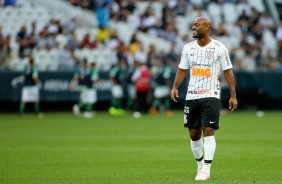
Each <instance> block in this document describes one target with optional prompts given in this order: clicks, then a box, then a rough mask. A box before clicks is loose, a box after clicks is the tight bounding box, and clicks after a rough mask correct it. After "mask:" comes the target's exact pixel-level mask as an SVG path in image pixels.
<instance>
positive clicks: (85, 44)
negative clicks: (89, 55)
mask: <svg viewBox="0 0 282 184" xmlns="http://www.w3.org/2000/svg"><path fill="white" fill-rule="evenodd" d="M79 47H80V48H88V49H94V48H97V43H96V41H95V40H93V41H92V40H91V39H90V34H89V33H86V34H85V35H84V37H83V39H82V40H81V42H80V44H79Z"/></svg>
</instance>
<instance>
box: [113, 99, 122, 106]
mask: <svg viewBox="0 0 282 184" xmlns="http://www.w3.org/2000/svg"><path fill="white" fill-rule="evenodd" d="M112 107H115V108H117V109H118V108H120V107H121V101H120V99H116V98H114V99H113V100H112Z"/></svg>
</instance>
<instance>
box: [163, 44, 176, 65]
mask: <svg viewBox="0 0 282 184" xmlns="http://www.w3.org/2000/svg"><path fill="white" fill-rule="evenodd" d="M165 62H166V63H167V65H168V66H169V67H171V68H172V69H178V64H179V54H178V53H177V52H176V44H175V42H173V43H172V44H171V47H170V50H169V52H168V53H167V54H166V55H165Z"/></svg>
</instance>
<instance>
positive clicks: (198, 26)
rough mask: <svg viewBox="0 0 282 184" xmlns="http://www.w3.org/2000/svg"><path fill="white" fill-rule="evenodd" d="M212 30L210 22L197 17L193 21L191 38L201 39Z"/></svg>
mask: <svg viewBox="0 0 282 184" xmlns="http://www.w3.org/2000/svg"><path fill="white" fill-rule="evenodd" d="M211 28H212V24H211V21H210V20H209V19H208V18H205V17H197V18H196V19H195V20H194V23H193V26H192V30H193V38H197V39H201V38H204V37H206V36H207V35H209V33H210V31H211Z"/></svg>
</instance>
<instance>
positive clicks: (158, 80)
mask: <svg viewBox="0 0 282 184" xmlns="http://www.w3.org/2000/svg"><path fill="white" fill-rule="evenodd" d="M151 73H152V79H153V86H154V100H153V103H152V105H151V108H150V110H149V113H150V114H151V115H155V114H156V113H157V110H158V109H159V108H160V107H159V106H160V105H161V103H162V104H164V108H165V110H166V111H165V114H166V116H168V117H171V116H172V115H173V114H172V112H171V111H170V97H169V94H170V85H171V82H170V73H171V70H170V67H169V66H166V65H165V64H164V63H163V61H162V60H161V59H160V58H159V59H157V60H156V62H155V66H153V67H152V69H151Z"/></svg>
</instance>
